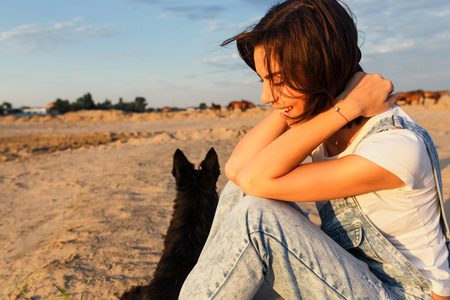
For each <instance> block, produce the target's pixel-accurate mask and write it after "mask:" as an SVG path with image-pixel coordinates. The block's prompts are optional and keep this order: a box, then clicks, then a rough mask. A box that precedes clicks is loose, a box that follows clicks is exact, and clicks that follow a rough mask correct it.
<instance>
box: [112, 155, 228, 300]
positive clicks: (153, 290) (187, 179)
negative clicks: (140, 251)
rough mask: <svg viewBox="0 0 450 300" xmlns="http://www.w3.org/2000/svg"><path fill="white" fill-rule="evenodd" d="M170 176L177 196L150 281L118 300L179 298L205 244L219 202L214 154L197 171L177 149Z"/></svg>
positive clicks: (216, 160) (217, 162)
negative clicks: (172, 178) (159, 257)
mask: <svg viewBox="0 0 450 300" xmlns="http://www.w3.org/2000/svg"><path fill="white" fill-rule="evenodd" d="M172 174H173V176H174V177H175V180H176V189H177V196H176V198H175V200H174V203H175V204H174V211H173V216H172V220H171V221H170V225H169V228H168V230H167V234H166V236H165V240H164V250H163V252H162V255H161V259H160V260H159V263H158V265H157V266H156V271H155V274H154V276H153V279H152V280H151V281H150V283H149V284H148V285H146V286H136V287H133V288H131V290H130V291H127V292H125V293H124V294H123V295H122V297H121V298H120V299H121V300H131V299H133V300H136V299H142V300H144V299H145V300H146V299H151V300H171V299H174V300H175V299H178V295H179V293H180V290H181V287H182V285H183V282H184V280H185V279H186V277H187V275H188V274H189V272H190V271H191V270H192V268H193V267H194V265H195V264H196V262H197V260H198V257H199V255H200V252H201V251H202V248H203V245H204V244H205V242H206V238H207V237H208V234H209V230H210V228H211V223H212V220H213V217H214V213H215V211H216V207H217V202H218V199H219V197H218V194H217V190H216V184H217V179H218V177H219V175H220V168H219V161H218V158H217V154H216V151H215V150H214V148H211V149H210V150H209V152H208V154H207V155H206V158H205V160H203V161H202V163H201V164H200V167H199V169H198V170H196V169H195V168H194V165H193V164H191V163H190V162H189V161H188V160H187V158H186V156H185V155H184V154H183V152H181V150H179V149H177V151H176V152H175V154H174V157H173V169H172Z"/></svg>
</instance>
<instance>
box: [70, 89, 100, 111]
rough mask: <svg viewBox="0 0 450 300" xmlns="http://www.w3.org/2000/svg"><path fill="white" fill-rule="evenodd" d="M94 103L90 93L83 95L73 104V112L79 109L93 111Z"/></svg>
mask: <svg viewBox="0 0 450 300" xmlns="http://www.w3.org/2000/svg"><path fill="white" fill-rule="evenodd" d="M94 108H95V103H94V100H92V96H91V94H90V93H87V94H85V95H84V96H83V97H80V98H78V99H77V101H76V102H75V110H80V109H94Z"/></svg>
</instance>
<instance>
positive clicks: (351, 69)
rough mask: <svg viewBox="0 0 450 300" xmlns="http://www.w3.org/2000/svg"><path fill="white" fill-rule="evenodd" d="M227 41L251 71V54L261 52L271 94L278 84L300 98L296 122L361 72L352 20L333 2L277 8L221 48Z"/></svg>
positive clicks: (310, 0) (295, 1)
mask: <svg viewBox="0 0 450 300" xmlns="http://www.w3.org/2000/svg"><path fill="white" fill-rule="evenodd" d="M344 7H345V8H344ZM233 41H236V44H237V48H238V51H239V54H240V56H241V57H242V59H243V60H244V61H245V62H246V63H247V65H248V66H249V67H250V68H252V69H253V70H255V62H254V59H253V53H254V49H255V47H257V46H262V47H263V48H264V50H265V52H266V58H265V59H266V67H267V69H268V70H267V71H268V74H269V80H270V81H271V85H272V87H273V88H276V87H277V86H279V85H280V83H279V79H281V84H285V85H287V86H288V87H290V88H291V89H293V90H295V91H298V92H300V93H302V94H304V95H305V106H304V113H303V114H302V115H300V116H299V117H298V120H297V121H298V122H299V121H302V120H307V119H309V118H311V117H313V116H315V115H317V114H319V113H321V112H323V111H324V110H326V109H328V108H330V107H331V105H332V101H333V99H334V98H335V97H336V96H337V95H339V94H340V93H341V92H342V91H343V90H344V88H345V85H346V83H347V81H348V80H349V79H350V77H351V76H352V75H353V74H354V73H355V72H357V71H362V68H361V67H360V65H359V61H360V60H361V52H360V50H359V47H358V31H357V29H356V25H355V22H354V21H353V14H352V13H351V12H350V9H349V8H348V7H347V6H346V5H345V4H343V5H341V4H340V3H339V2H338V1H336V0H288V1H285V2H282V3H279V4H277V5H275V6H274V7H272V8H271V9H270V10H269V11H268V12H267V14H266V15H265V16H264V17H263V18H262V19H261V20H260V21H259V22H258V23H257V24H256V25H254V26H252V27H249V28H248V29H247V30H245V31H244V32H242V33H240V34H238V35H236V36H234V37H232V38H230V39H228V40H226V41H224V42H223V43H222V46H225V45H227V44H229V43H231V42H233ZM272 59H275V60H276V63H277V64H278V65H279V67H280V68H279V69H280V71H281V74H279V75H277V76H278V79H277V80H276V82H275V83H274V77H275V75H276V74H274V72H273V70H271V68H270V66H271V63H270V62H271V60H272ZM255 71H256V70H255ZM280 77H281V78H280Z"/></svg>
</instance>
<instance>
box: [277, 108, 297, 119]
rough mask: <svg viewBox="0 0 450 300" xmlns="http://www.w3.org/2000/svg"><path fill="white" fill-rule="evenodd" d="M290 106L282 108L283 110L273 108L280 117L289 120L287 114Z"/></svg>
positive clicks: (289, 111) (290, 109)
mask: <svg viewBox="0 0 450 300" xmlns="http://www.w3.org/2000/svg"><path fill="white" fill-rule="evenodd" d="M292 108H293V107H292V106H287V107H283V108H275V109H276V110H277V111H278V112H279V113H280V115H281V117H283V118H285V119H287V118H289V114H290V113H291V111H292Z"/></svg>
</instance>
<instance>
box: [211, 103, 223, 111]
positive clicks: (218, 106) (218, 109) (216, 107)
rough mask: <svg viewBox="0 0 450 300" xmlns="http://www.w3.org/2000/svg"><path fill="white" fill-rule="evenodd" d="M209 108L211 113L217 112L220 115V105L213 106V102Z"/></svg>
mask: <svg viewBox="0 0 450 300" xmlns="http://www.w3.org/2000/svg"><path fill="white" fill-rule="evenodd" d="M211 108H212V110H213V112H219V113H220V109H221V106H220V104H214V103H213V102H211Z"/></svg>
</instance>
